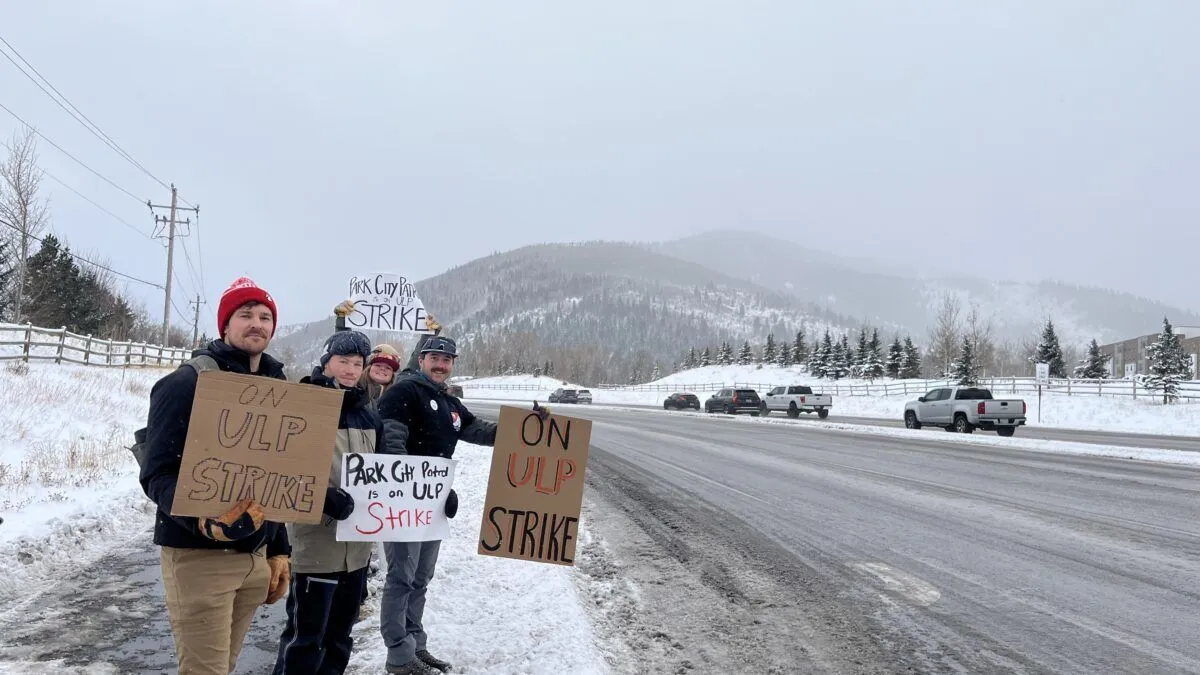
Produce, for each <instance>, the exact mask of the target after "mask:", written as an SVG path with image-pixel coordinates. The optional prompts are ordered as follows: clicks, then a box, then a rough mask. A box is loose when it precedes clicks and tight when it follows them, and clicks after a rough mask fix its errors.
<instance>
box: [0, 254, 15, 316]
mask: <svg viewBox="0 0 1200 675" xmlns="http://www.w3.org/2000/svg"><path fill="white" fill-rule="evenodd" d="M18 264H19V263H18V258H17V256H16V255H15V253H14V248H13V245H12V244H11V243H9V242H8V241H5V240H4V238H3V237H0V321H12V322H15V321H16V320H17V319H16V317H13V316H9V311H10V310H11V309H12V307H11V305H12V296H10V295H9V288H10V286H11V284H12V283H13V281H14V280H15V277H14V276H13V274H14V273H15V272H16V271H17V265H18Z"/></svg>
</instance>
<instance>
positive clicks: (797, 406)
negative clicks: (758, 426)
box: [759, 384, 833, 419]
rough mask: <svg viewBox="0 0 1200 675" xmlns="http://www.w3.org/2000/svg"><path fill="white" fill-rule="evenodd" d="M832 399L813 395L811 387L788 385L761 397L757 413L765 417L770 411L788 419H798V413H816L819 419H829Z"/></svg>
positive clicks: (827, 396)
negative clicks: (783, 413)
mask: <svg viewBox="0 0 1200 675" xmlns="http://www.w3.org/2000/svg"><path fill="white" fill-rule="evenodd" d="M832 407H833V397H832V396H830V395H829V394H814V393H813V390H812V387H806V386H803V385H797V384H793V385H789V386H786V387H775V388H774V389H772V390H771V391H768V392H767V395H766V396H764V397H763V401H762V406H761V410H760V411H759V413H760V414H761V415H762V416H763V417H766V416H767V415H769V414H770V413H771V412H772V411H779V412H786V413H787V415H788V417H799V416H800V413H817V416H818V417H820V418H821V419H825V418H826V417H829V409H830V408H832Z"/></svg>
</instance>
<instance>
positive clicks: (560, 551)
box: [479, 406, 592, 565]
mask: <svg viewBox="0 0 1200 675" xmlns="http://www.w3.org/2000/svg"><path fill="white" fill-rule="evenodd" d="M591 438H592V422H591V420H585V419H580V418H577V417H567V416H565V415H550V416H549V417H547V419H546V421H545V422H543V421H542V420H541V418H539V417H538V416H537V413H535V412H534V411H532V410H528V409H523V408H514V407H511V406H502V407H501V408H500V426H499V428H498V429H497V431H496V446H495V449H494V451H493V452H492V471H491V475H490V476H489V478H488V488H487V497H486V499H485V502H484V506H483V524H482V525H481V527H480V530H479V553H480V554H481V555H492V556H498V557H502V558H517V559H520V560H532V561H535V562H544V563H554V564H557V565H574V564H575V542H576V540H577V539H578V534H579V512H580V511H581V510H582V508H583V478H584V469H585V468H586V467H587V458H588V444H589V443H590V442H591Z"/></svg>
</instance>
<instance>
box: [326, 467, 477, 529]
mask: <svg viewBox="0 0 1200 675" xmlns="http://www.w3.org/2000/svg"><path fill="white" fill-rule="evenodd" d="M454 471H455V461H454V460H452V459H444V458H441V457H421V456H419V455H386V454H374V453H371V454H362V455H360V454H357V453H347V454H346V456H345V459H344V463H343V464H342V489H343V490H345V491H346V492H348V493H350V496H351V497H353V498H354V512H353V513H351V514H350V517H349V518H347V519H345V520H341V521H338V526H337V540H338V541H437V540H441V539H445V538H446V537H448V536H450V521H449V520H448V519H447V518H446V498H447V497H448V496H450V487H451V486H452V485H453V484H454Z"/></svg>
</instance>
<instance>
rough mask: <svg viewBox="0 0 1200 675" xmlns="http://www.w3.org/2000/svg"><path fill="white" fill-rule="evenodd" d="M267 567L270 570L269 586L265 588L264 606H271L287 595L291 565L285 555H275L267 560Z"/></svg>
mask: <svg viewBox="0 0 1200 675" xmlns="http://www.w3.org/2000/svg"><path fill="white" fill-rule="evenodd" d="M267 565H268V566H269V567H270V568H271V585H270V586H269V587H268V588H267V602H266V604H268V605H273V604H275V603H276V602H279V599H280V598H282V597H283V596H285V595H287V591H288V582H289V580H290V575H289V574H288V572H289V571H290V569H291V566H292V564H291V560H290V559H289V558H288V557H287V556H286V555H276V556H271V557H270V558H267Z"/></svg>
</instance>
